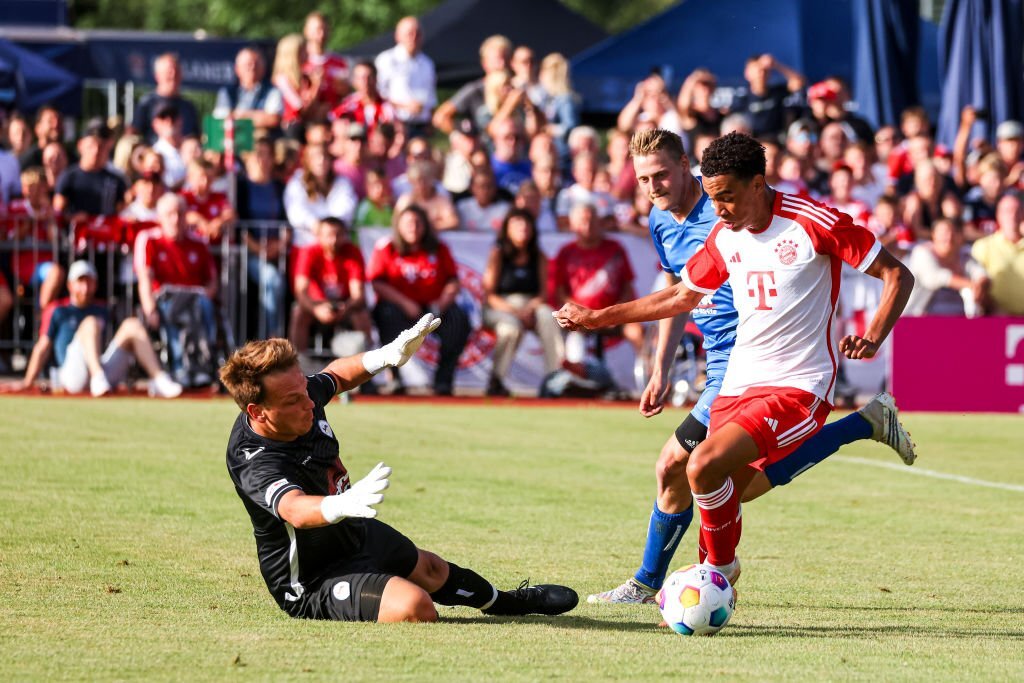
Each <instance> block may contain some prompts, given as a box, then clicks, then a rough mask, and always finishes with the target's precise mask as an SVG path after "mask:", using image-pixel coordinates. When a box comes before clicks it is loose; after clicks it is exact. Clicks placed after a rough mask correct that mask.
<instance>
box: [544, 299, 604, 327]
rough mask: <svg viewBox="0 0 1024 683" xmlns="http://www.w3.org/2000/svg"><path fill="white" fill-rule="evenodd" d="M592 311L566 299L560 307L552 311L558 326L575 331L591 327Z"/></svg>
mask: <svg viewBox="0 0 1024 683" xmlns="http://www.w3.org/2000/svg"><path fill="white" fill-rule="evenodd" d="M593 313H594V312H593V311H592V310H590V309H589V308H586V307H584V306H580V305H579V304H574V303H573V302H571V301H567V302H566V303H565V304H564V305H563V306H562V307H561V308H559V309H558V310H557V311H555V312H554V313H552V314H551V315H553V316H555V320H556V321H557V322H558V325H559V327H561V328H562V329H563V330H569V331H570V332H575V331H577V330H590V329H593V323H592V322H591V321H592V319H593Z"/></svg>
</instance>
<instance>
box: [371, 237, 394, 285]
mask: <svg viewBox="0 0 1024 683" xmlns="http://www.w3.org/2000/svg"><path fill="white" fill-rule="evenodd" d="M390 264H391V243H390V242H385V243H384V244H378V245H377V246H376V247H375V248H374V250H373V253H372V254H370V265H369V267H368V268H367V269H366V278H367V279H368V280H387V279H388V267H389V265H390Z"/></svg>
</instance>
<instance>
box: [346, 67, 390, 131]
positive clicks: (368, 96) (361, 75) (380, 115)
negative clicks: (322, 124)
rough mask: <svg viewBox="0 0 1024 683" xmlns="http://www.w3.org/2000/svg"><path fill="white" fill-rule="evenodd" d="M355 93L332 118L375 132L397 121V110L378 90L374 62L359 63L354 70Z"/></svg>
mask: <svg viewBox="0 0 1024 683" xmlns="http://www.w3.org/2000/svg"><path fill="white" fill-rule="evenodd" d="M352 89H353V92H352V93H351V94H350V95H348V96H347V97H346V98H345V99H343V100H342V101H341V104H339V105H338V106H337V107H335V108H334V109H333V110H332V111H331V118H334V119H348V120H350V121H353V122H355V123H358V124H359V125H361V126H363V128H364V129H365V130H364V135H365V131H366V130H373V129H374V128H376V127H377V126H378V125H379V124H381V123H389V122H392V121H394V120H395V118H396V115H395V108H394V107H393V106H391V103H390V102H388V101H387V100H385V99H384V97H383V96H382V95H381V94H380V90H378V89H377V67H376V66H374V65H373V62H366V61H363V62H357V63H356V65H355V66H354V67H353V68H352Z"/></svg>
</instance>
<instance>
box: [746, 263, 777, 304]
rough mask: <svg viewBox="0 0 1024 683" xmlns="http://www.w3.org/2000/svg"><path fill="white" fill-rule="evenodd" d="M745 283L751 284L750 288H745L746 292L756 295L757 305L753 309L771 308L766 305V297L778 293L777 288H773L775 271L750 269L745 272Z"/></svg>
mask: <svg viewBox="0 0 1024 683" xmlns="http://www.w3.org/2000/svg"><path fill="white" fill-rule="evenodd" d="M751 280H753V282H751ZM747 284H748V285H751V287H750V289H748V290H747V294H748V295H750V296H752V297H753V296H756V297H757V307H756V308H754V310H755V311H770V310H772V307H771V306H769V305H768V297H770V296H778V295H779V292H778V290H776V289H775V271H774V270H752V271H750V272H749V273H747Z"/></svg>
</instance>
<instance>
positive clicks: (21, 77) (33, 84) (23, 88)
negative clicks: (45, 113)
mask: <svg viewBox="0 0 1024 683" xmlns="http://www.w3.org/2000/svg"><path fill="white" fill-rule="evenodd" d="M0 62H2V63H3V65H4V66H5V67H6V68H7V69H9V70H13V72H14V73H15V74H16V79H17V81H18V82H19V83H20V88H19V90H20V92H18V93H17V94H16V95H15V98H16V99H15V101H14V105H15V106H16V107H17V108H18V109H20V110H22V111H35V110H36V109H38V108H39V107H40V106H42V105H44V104H46V103H48V102H52V103H54V104H56V105H57V106H58V107H60V108H61V109H62V110H64V111H68V112H77V111H79V109H80V108H81V100H82V81H81V79H79V78H78V76H76V75H74V74H73V73H70V72H68V71H66V70H64V69H62V68H61V67H59V66H57V65H56V64H53V63H52V62H50V61H49V60H47V59H46V58H44V57H41V56H39V55H37V54H35V53H34V52H31V51H29V50H26V49H24V48H22V47H19V46H17V45H15V44H14V43H12V42H10V41H8V40H3V39H0Z"/></svg>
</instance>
